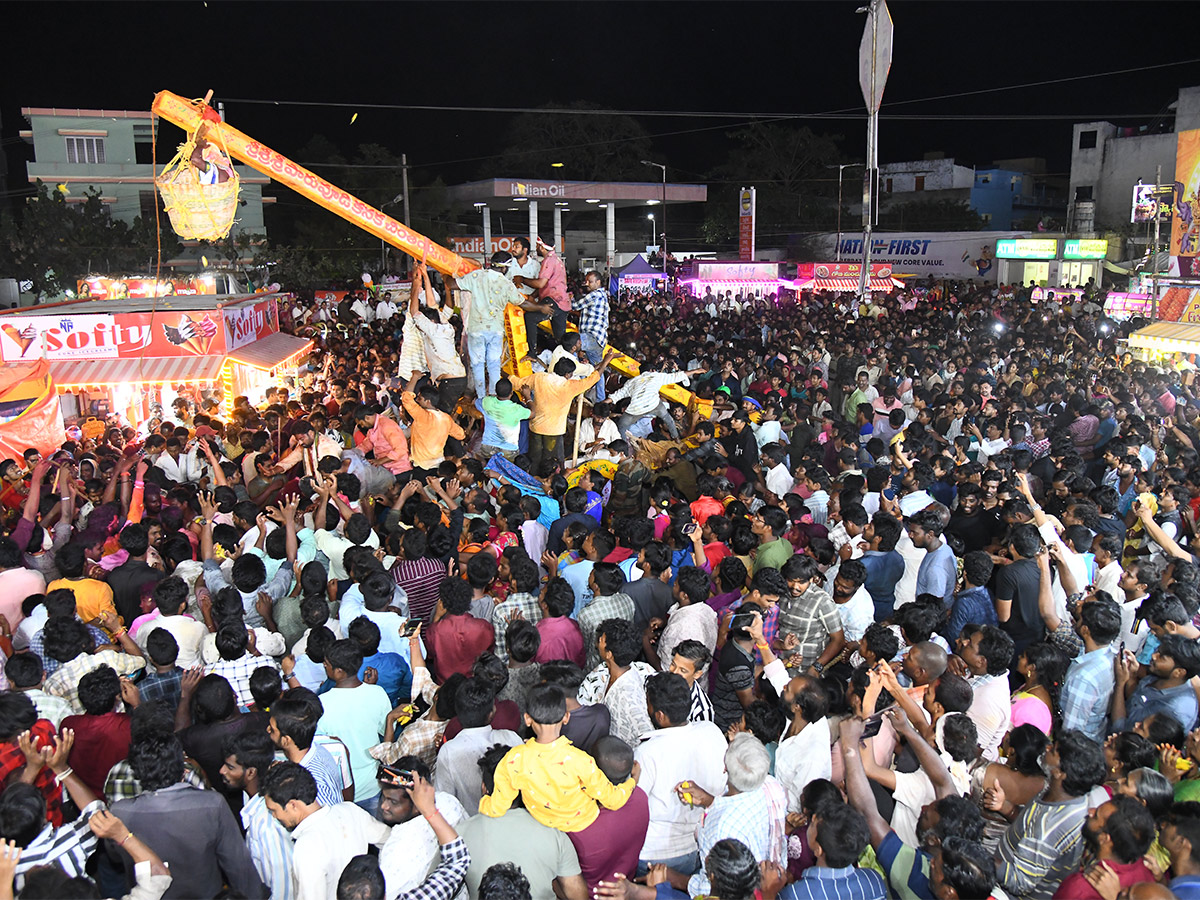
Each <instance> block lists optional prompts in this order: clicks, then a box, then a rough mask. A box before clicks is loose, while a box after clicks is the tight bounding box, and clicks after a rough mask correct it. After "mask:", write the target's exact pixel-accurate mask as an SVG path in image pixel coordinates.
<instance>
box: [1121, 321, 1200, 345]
mask: <svg viewBox="0 0 1200 900" xmlns="http://www.w3.org/2000/svg"><path fill="white" fill-rule="evenodd" d="M1129 346H1130V347H1143V348H1145V349H1147V350H1157V351H1159V352H1160V353H1200V325H1190V324H1186V323H1184V322H1155V323H1154V324H1153V325H1147V326H1146V327H1145V328H1142V329H1139V330H1138V331H1135V332H1134V333H1133V334H1131V335H1130V336H1129Z"/></svg>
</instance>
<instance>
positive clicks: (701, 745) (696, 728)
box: [634, 672, 829, 875]
mask: <svg viewBox="0 0 1200 900" xmlns="http://www.w3.org/2000/svg"><path fill="white" fill-rule="evenodd" d="M646 705H647V708H648V709H649V711H650V717H651V721H653V723H654V728H655V731H654V733H653V734H651V735H650V736H649V737H647V738H646V739H645V740H644V741H642V743H641V744H639V745H638V747H637V748H636V750H635V751H634V759H635V760H636V761H637V763H638V764H639V765H641V768H642V772H641V776H640V777H639V779H638V787H640V788H641V789H642V790H643V791H645V792H646V796H647V797H648V798H649V801H650V825H649V827H648V828H647V830H646V841H645V843H644V844H643V845H642V852H641V853H640V854H639V861H638V870H639V871H644V870H645V869H646V868H648V867H649V865H650V864H651V863H656V862H661V863H666V864H667V866H668V867H670V868H672V869H674V870H675V871H677V872H679V873H681V874H685V875H692V874H694V873H696V872H697V871H699V869H700V865H701V860H700V854H699V848H698V845H697V843H696V829H697V827H698V826H699V824H700V820H701V819H702V818H703V809H702V808H701V807H699V806H697V805H693V804H689V803H688V801H687V798H686V797H685V796H681V794H687V793H688V791H687V789H686V788H683V789H681V791H678V792H677V791H676V790H675V786H676V785H677V784H679V783H680V782H681V781H686V782H687V783H688V784H689V785H695V786H696V787H698V788H700V789H701V790H703V791H706V792H707V793H709V794H712V795H713V796H714V797H720V796H721V795H722V794H724V793H725V787H726V783H725V750H726V748H727V747H728V745H727V744H726V741H725V735H723V734H722V733H721V729H720V728H718V727H717V726H716V725H714V724H713V723H712V722H689V721H688V717H689V715H690V713H691V707H692V694H691V688H690V687H688V683H687V681H686V680H685V679H684V678H683V676H682V675H675V674H673V673H671V672H663V673H660V674H658V675H654V676H651V677H650V678H647V679H646ZM825 744H826V747H825V750H826V753H827V754H828V752H829V746H828V745H829V733H828V731H826V735H825Z"/></svg>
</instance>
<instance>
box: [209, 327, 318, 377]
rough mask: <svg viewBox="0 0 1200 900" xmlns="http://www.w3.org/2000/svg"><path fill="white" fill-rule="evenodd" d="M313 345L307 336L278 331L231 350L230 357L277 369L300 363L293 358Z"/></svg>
mask: <svg viewBox="0 0 1200 900" xmlns="http://www.w3.org/2000/svg"><path fill="white" fill-rule="evenodd" d="M312 345H313V342H312V341H311V340H308V339H307V338H299V337H296V336H295V335H291V334H283V333H282V332H276V333H275V334H270V335H267V336H266V337H265V338H263V339H262V340H261V341H255V342H254V343H253V344H247V345H246V346H245V347H239V348H238V349H236V350H231V351H230V352H229V358H230V359H231V360H233V362H236V363H241V364H242V365H244V366H250V367H252V368H255V369H275V368H278V367H279V366H282V365H284V364H290V365H298V364H299V362H300V360H299V359H296V360H295V361H294V362H293V360H292V358H293V357H298V356H300V355H301V354H303V353H307V352H308V351H309V350H310V349H311V348H312Z"/></svg>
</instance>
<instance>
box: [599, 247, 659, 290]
mask: <svg viewBox="0 0 1200 900" xmlns="http://www.w3.org/2000/svg"><path fill="white" fill-rule="evenodd" d="M662 277H663V270H662V268H661V267H658V268H655V267H654V266H652V265H650V263H649V262H647V261H646V257H644V256H642V254H640V253H639V254H638V255H637V256H635V257H634V258H633V259H631V260H630V261H629V262H627V263H626V264H625V265H623V266H622V267H621V268H619V269H616V270H615V271H614V272H613V273H612V277H611V278H609V285H608V289H609V290H610V291H612V292H613V293H616V292H617V290H618V288H619V286H620V282H621V281H628V282H639V283H642V284H649V283H651V282H653V281H655V280H656V279H661V278H662Z"/></svg>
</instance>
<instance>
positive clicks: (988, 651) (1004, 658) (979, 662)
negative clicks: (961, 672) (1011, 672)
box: [958, 625, 1014, 761]
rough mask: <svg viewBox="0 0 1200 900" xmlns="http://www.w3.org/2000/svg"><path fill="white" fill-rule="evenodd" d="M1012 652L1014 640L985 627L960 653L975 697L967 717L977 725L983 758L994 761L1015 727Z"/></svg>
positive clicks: (995, 628)
mask: <svg viewBox="0 0 1200 900" xmlns="http://www.w3.org/2000/svg"><path fill="white" fill-rule="evenodd" d="M1013 652H1014V644H1013V639H1012V638H1011V637H1009V636H1008V634H1007V633H1006V632H1005V631H1003V630H1001V629H1000V628H997V627H996V626H995V625H984V626H983V627H982V628H980V629H979V631H976V632H975V633H974V634H973V635H971V640H970V641H968V642H967V643H966V644H964V645H963V646H962V648H961V649H960V650H959V654H958V655H959V656H961V657H962V660H963V662H965V663H966V664H967V668H968V669H969V670H970V672H971V678H970V679H969V683H970V685H971V690H972V691H973V693H974V697H973V699H972V700H971V706H970V707H969V708H968V709H967V716H968V717H969V718H970V719H971V721H972V722H974V723H975V728H976V730H977V731H978V733H979V748H980V749H981V750H982V751H983V756H984V758H985V759H989V760H992V761H996V760H998V759H999V758H1000V743H1001V741H1003V740H1004V735H1005V734H1007V733H1008V729H1009V727H1010V726H1011V725H1012V699H1011V696H1010V694H1009V687H1008V667H1009V665H1010V664H1011V663H1012V658H1013Z"/></svg>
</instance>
